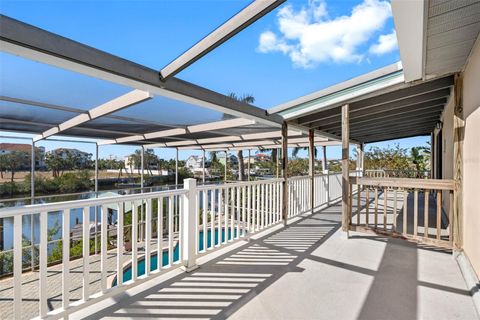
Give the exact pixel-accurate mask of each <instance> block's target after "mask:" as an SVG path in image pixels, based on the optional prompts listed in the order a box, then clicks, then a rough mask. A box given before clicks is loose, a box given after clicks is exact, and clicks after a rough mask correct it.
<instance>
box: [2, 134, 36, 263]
mask: <svg viewBox="0 0 480 320" xmlns="http://www.w3.org/2000/svg"><path fill="white" fill-rule="evenodd" d="M30 164H31V167H30V170H31V171H30V199H31V200H30V204H34V202H35V199H34V198H35V142H34V141H33V140H32V155H31V160H30ZM34 223H35V220H34V219H33V214H32V215H30V244H31V247H30V257H31V259H30V260H31V261H30V263H31V267H32V271H33V269H34V267H35V264H34V261H35V260H34V248H35V244H34V243H35V242H34V239H33V237H34V232H33V231H34ZM2 232H3V230H2Z"/></svg>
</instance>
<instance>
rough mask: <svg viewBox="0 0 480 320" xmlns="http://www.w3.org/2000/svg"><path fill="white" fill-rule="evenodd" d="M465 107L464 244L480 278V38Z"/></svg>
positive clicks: (467, 82) (466, 82)
mask: <svg viewBox="0 0 480 320" xmlns="http://www.w3.org/2000/svg"><path fill="white" fill-rule="evenodd" d="M463 107H464V111H463V112H464V118H465V139H464V143H463V222H464V224H463V234H464V237H463V245H464V250H465V254H466V256H467V257H468V258H469V260H470V263H471V264H472V266H473V268H474V269H475V271H476V273H477V276H479V277H480V202H479V201H478V200H479V199H478V197H479V195H480V141H479V139H480V39H477V42H476V44H475V47H474V48H473V50H472V53H471V56H470V59H469V62H468V64H467V66H466V68H465V72H464V78H463Z"/></svg>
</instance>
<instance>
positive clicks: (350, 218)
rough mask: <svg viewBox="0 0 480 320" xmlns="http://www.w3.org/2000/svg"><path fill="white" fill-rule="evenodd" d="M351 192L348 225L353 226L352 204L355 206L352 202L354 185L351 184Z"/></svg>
mask: <svg viewBox="0 0 480 320" xmlns="http://www.w3.org/2000/svg"><path fill="white" fill-rule="evenodd" d="M349 189H350V190H349V192H350V196H349V197H348V200H349V201H348V225H351V224H352V204H353V200H352V197H353V185H352V184H351V183H350V184H349Z"/></svg>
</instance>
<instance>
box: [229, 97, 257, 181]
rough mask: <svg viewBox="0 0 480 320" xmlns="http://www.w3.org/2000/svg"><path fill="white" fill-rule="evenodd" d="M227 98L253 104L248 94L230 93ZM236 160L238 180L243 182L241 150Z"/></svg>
mask: <svg viewBox="0 0 480 320" xmlns="http://www.w3.org/2000/svg"><path fill="white" fill-rule="evenodd" d="M228 96H229V97H230V98H232V99H234V100H237V101H241V102H244V103H248V104H251V103H254V102H255V98H254V97H253V96H252V95H249V94H244V95H242V96H237V94H236V93H233V92H230V93H229V94H228ZM237 158H238V180H240V181H243V180H245V162H243V150H238V151H237Z"/></svg>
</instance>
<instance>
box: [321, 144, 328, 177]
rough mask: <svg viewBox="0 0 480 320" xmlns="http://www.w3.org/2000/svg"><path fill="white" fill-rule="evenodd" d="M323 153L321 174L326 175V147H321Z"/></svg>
mask: <svg viewBox="0 0 480 320" xmlns="http://www.w3.org/2000/svg"><path fill="white" fill-rule="evenodd" d="M322 151H323V159H322V171H323V173H327V172H326V171H328V163H327V146H322Z"/></svg>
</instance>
